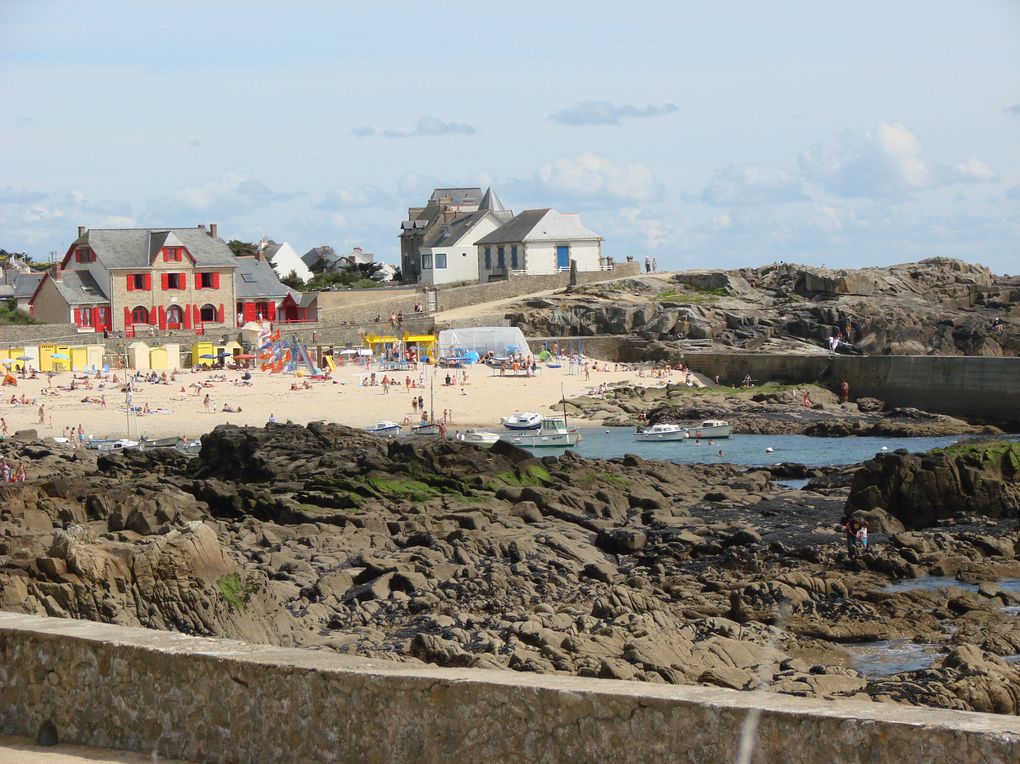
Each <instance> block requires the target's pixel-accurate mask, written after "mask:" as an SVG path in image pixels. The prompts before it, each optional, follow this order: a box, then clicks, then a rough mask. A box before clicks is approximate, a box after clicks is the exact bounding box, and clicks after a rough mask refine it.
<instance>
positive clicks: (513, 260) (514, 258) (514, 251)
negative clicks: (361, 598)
mask: <svg viewBox="0 0 1020 764" xmlns="http://www.w3.org/2000/svg"><path fill="white" fill-rule="evenodd" d="M510 267H511V268H514V269H516V268H517V245H516V244H514V245H513V246H511V247H510Z"/></svg>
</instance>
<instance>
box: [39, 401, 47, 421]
mask: <svg viewBox="0 0 1020 764" xmlns="http://www.w3.org/2000/svg"><path fill="white" fill-rule="evenodd" d="M39 424H46V404H45V403H40V404H39Z"/></svg>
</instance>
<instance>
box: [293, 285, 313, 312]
mask: <svg viewBox="0 0 1020 764" xmlns="http://www.w3.org/2000/svg"><path fill="white" fill-rule="evenodd" d="M290 296H291V299H293V300H294V302H295V303H297V305H298V307H301V308H309V307H311V306H312V305H314V304H315V303H316V302H317V301H318V299H319V293H318V292H299V291H297V290H296V289H291V290H290Z"/></svg>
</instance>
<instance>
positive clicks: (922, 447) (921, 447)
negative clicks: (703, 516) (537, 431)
mask: <svg viewBox="0 0 1020 764" xmlns="http://www.w3.org/2000/svg"><path fill="white" fill-rule="evenodd" d="M580 430H581V434H582V436H583V437H582V440H581V442H580V443H578V444H577V447H576V448H575V449H573V450H574V451H576V452H577V453H578V454H579V455H580V456H584V457H589V458H598V459H613V458H618V457H621V456H623V455H624V454H636V455H638V456H640V457H642V458H643V459H665V460H667V461H671V462H676V463H678V464H691V463H697V462H710V463H730V464H745V465H748V466H756V467H762V466H766V465H769V464H777V463H779V462H795V463H797V464H805V465H807V466H809V467H828V466H832V465H843V464H856V463H858V462H862V461H864V460H866V459H870V458H871V457H873V456H874V455H875V454H877V453H880V452H881V451H882V448H883V447H885V448H886V449H887V450H888V451H895V450H896V449H898V448H905V449H907V450H908V451H911V452H918V451H930V450H931V449H933V448H942V447H944V446H948V445H951V444H953V443H956V442H957V441H959V440H960V438H958V437H955V436H954V437H942V438H876V437H866V438H858V437H850V438H809V437H808V436H806V435H734V436H733V437H732V438H723V439H719V440H713V441H709V440H707V439H702V441H701V443H700V444H697V443H696V442H695V441H694V440H691V439H688V440H685V441H673V442H667V443H662V442H659V443H653V442H643V441H637V440H634V430H633V429H631V428H629V427H610V428H598V427H582V428H580ZM766 449H772V450H771V451H770V452H769V451H766ZM720 451H722V452H723V453H722V455H721V456H720V454H719V452H720ZM535 453H540V454H547V453H548V454H553V455H559V454H562V453H563V450H562V449H536V450H535Z"/></svg>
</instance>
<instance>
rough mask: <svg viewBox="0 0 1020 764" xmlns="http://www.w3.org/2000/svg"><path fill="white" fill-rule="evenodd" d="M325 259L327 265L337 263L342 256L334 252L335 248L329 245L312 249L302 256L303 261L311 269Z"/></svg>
mask: <svg viewBox="0 0 1020 764" xmlns="http://www.w3.org/2000/svg"><path fill="white" fill-rule="evenodd" d="M320 258H323V259H325V261H326V262H327V263H335V262H336V261H337V260H339V259H340V256H339V255H337V253H336V252H334V251H333V248H332V247H331V246H329V245H328V244H323V245H322V246H320V247H312V248H311V249H310V250H308V251H307V252H305V253H304V254H303V255H301V261H302V262H303V263H304V264H305V265H307V266H308V267H309V268H311V267H312V266H313V265H315V264H316V263H317V262H319V259H320Z"/></svg>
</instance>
